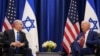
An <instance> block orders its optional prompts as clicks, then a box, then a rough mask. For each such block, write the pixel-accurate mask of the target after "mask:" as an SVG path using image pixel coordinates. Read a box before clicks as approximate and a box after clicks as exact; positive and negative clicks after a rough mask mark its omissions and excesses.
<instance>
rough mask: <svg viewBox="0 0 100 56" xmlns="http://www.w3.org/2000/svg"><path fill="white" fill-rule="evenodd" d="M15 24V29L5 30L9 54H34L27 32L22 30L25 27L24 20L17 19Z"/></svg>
mask: <svg viewBox="0 0 100 56" xmlns="http://www.w3.org/2000/svg"><path fill="white" fill-rule="evenodd" d="M13 26H14V28H13V29H9V30H6V31H4V38H3V40H4V41H3V42H4V50H5V51H6V52H7V55H9V56H14V53H22V54H23V55H24V56H32V53H31V49H30V48H29V47H28V41H27V39H26V36H25V33H24V32H22V31H21V30H22V28H23V23H22V21H21V20H15V21H14V22H13Z"/></svg>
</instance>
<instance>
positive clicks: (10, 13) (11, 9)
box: [2, 0, 16, 31]
mask: <svg viewBox="0 0 100 56" xmlns="http://www.w3.org/2000/svg"><path fill="white" fill-rule="evenodd" d="M14 3H15V1H14V0H9V1H8V7H7V11H6V16H5V19H4V23H3V27H2V31H4V30H7V29H12V23H13V21H14V20H15V19H16V8H15V5H14Z"/></svg>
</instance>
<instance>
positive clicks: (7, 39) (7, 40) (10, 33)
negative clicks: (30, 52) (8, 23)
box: [3, 29, 28, 47]
mask: <svg viewBox="0 0 100 56" xmlns="http://www.w3.org/2000/svg"><path fill="white" fill-rule="evenodd" d="M19 34H20V42H22V43H25V46H23V47H28V41H27V39H26V36H25V33H23V32H22V31H20V32H19ZM3 42H4V47H10V44H11V42H15V33H14V30H13V29H10V30H6V31H4V38H3Z"/></svg>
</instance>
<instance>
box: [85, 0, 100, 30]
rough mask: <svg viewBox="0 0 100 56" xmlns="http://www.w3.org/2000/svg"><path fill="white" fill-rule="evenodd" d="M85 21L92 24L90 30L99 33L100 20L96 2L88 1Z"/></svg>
mask: <svg viewBox="0 0 100 56" xmlns="http://www.w3.org/2000/svg"><path fill="white" fill-rule="evenodd" d="M84 20H86V21H89V22H90V25H91V26H90V30H92V31H97V32H99V20H98V17H97V15H96V9H95V4H94V0H86V8H85V16H84Z"/></svg>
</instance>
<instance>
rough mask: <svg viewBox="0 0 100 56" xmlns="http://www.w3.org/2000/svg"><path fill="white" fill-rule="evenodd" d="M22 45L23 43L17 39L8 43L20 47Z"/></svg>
mask: <svg viewBox="0 0 100 56" xmlns="http://www.w3.org/2000/svg"><path fill="white" fill-rule="evenodd" d="M24 45H25V44H24V43H21V42H19V41H16V42H12V43H11V44H10V46H14V47H22V46H24Z"/></svg>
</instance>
